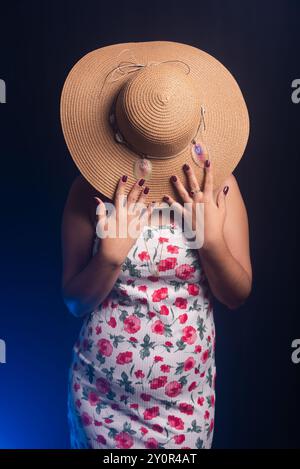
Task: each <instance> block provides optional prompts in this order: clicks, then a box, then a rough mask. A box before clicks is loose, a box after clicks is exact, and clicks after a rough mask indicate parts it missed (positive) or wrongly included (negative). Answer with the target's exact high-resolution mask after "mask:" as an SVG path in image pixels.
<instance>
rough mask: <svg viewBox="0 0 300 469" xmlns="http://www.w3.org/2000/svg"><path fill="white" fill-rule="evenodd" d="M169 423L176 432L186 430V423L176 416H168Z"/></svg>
mask: <svg viewBox="0 0 300 469" xmlns="http://www.w3.org/2000/svg"><path fill="white" fill-rule="evenodd" d="M168 423H169V425H170V426H171V427H172V428H175V429H176V430H183V429H184V422H183V420H182V419H181V418H180V417H175V415H168Z"/></svg>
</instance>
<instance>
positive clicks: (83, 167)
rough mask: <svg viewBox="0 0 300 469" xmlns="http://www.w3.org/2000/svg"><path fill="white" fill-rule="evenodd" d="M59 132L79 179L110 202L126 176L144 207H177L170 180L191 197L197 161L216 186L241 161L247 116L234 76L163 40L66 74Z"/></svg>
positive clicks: (114, 48) (105, 55)
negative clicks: (165, 203) (170, 201)
mask: <svg viewBox="0 0 300 469" xmlns="http://www.w3.org/2000/svg"><path fill="white" fill-rule="evenodd" d="M61 123H62V129H63V133H64V137H65V140H66V143H67V146H68V149H69V151H70V154H71V156H72V158H73V160H74V162H75V164H76V165H77V167H78V169H79V171H80V172H81V174H82V175H83V176H84V177H85V179H86V180H87V181H88V182H89V183H90V184H91V185H92V186H93V187H95V188H96V189H97V190H98V191H100V192H101V193H102V194H104V195H105V196H107V197H109V198H110V199H113V196H114V192H115V189H116V185H117V183H118V180H119V178H120V177H122V175H127V176H128V180H127V184H126V190H127V191H129V189H130V188H131V186H132V184H133V183H134V182H135V181H136V179H137V178H139V177H141V178H143V179H145V180H146V182H145V185H147V186H149V187H150V191H149V194H148V196H147V197H148V201H150V200H155V201H161V199H162V196H163V195H164V194H166V193H167V194H169V195H171V196H172V197H174V198H175V200H180V199H179V196H178V194H177V193H176V189H175V188H174V186H173V184H172V182H171V181H170V177H171V175H173V174H177V175H178V176H179V177H180V178H181V180H182V182H183V184H184V185H185V186H186V187H187V188H188V185H187V180H186V178H185V175H184V172H183V169H182V166H183V164H184V163H187V164H189V165H190V166H191V167H192V168H193V169H194V171H195V174H196V177H197V179H198V181H199V183H200V187H202V183H203V178H204V174H205V173H204V161H205V159H207V158H209V159H210V160H211V161H212V164H213V167H214V188H215V189H216V188H218V187H220V185H221V184H222V183H223V182H224V180H225V179H226V178H227V177H228V176H229V175H230V173H231V172H232V171H233V170H234V168H235V167H236V166H237V164H238V162H239V161H240V159H241V157H242V156H243V153H244V150H245V147H246V144H247V140H248V135H249V116H248V111H247V107H246V104H245V101H244V98H243V95H242V93H241V90H240V88H239V86H238V84H237V82H236V81H235V79H234V77H233V76H232V75H231V73H230V72H229V71H228V70H227V69H226V68H225V67H224V66H223V65H222V64H221V63H220V62H219V61H218V60H217V59H215V58H214V57H212V56H211V55H209V54H208V53H206V52H204V51H202V50H200V49H198V48H196V47H193V46H190V45H187V44H181V43H177V42H170V41H151V42H131V43H122V44H113V45H109V46H105V47H101V48H100V49H96V50H94V51H92V52H89V53H88V54H86V55H85V56H84V57H82V58H81V59H80V60H79V61H78V62H77V63H76V64H75V65H74V66H73V68H72V69H71V71H70V73H69V75H68V76H67V78H66V81H65V83H64V87H63V90H62V95H61Z"/></svg>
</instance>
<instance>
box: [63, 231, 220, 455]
mask: <svg viewBox="0 0 300 469" xmlns="http://www.w3.org/2000/svg"><path fill="white" fill-rule="evenodd" d="M144 238H145V240H146V244H145V241H144ZM98 242H99V239H98V238H97V237H95V242H94V248H93V254H94V253H95V252H96V250H97V244H98ZM147 246H148V249H146V247H147ZM158 247H159V249H158ZM160 249H162V251H160ZM160 252H161V257H160V261H159V264H158V270H159V276H155V275H153V274H151V272H150V271H149V262H148V261H149V256H150V259H151V260H153V261H155V257H156V256H157V258H159V253H160ZM215 378H216V368H215V326H214V319H213V308H212V295H211V292H210V289H209V285H208V282H207V279H206V277H205V274H204V271H203V269H202V267H201V263H200V261H199V256H198V253H197V251H196V250H194V249H189V248H188V247H187V242H186V239H185V236H184V233H183V231H182V229H179V227H178V226H177V225H175V224H174V223H173V224H169V225H163V226H160V227H150V226H148V225H147V226H144V228H143V231H142V233H141V235H140V236H139V238H137V240H136V243H135V245H134V246H133V247H132V249H131V250H130V251H129V253H128V256H127V258H126V260H125V262H124V263H123V265H122V267H121V270H120V274H119V277H118V278H117V281H116V283H115V285H114V287H113V289H112V290H111V292H110V294H109V295H108V296H107V297H106V299H105V300H104V301H103V302H102V303H101V304H100V305H99V307H98V308H96V309H95V310H94V311H92V312H91V313H90V314H88V315H87V316H86V317H85V318H84V321H83V325H82V328H81V331H80V334H79V338H78V340H77V342H76V343H75V345H74V348H73V360H72V363H71V367H70V371H69V386H68V420H69V426H70V435H71V447H72V448H96V449H106V448H120V449H122V448H126V449H129V448H134V449H135V448H168V449H169V448H172V449H175V448H178V449H196V448H199V449H200V448H210V447H211V444H212V438H213V430H214V410H215Z"/></svg>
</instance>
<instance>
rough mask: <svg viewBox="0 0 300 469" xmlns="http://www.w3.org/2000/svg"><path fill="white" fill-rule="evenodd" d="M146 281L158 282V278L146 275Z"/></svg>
mask: <svg viewBox="0 0 300 469" xmlns="http://www.w3.org/2000/svg"><path fill="white" fill-rule="evenodd" d="M147 279H148V280H150V282H158V277H156V276H155V275H148V277H147Z"/></svg>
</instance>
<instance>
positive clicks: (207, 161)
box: [205, 160, 210, 168]
mask: <svg viewBox="0 0 300 469" xmlns="http://www.w3.org/2000/svg"><path fill="white" fill-rule="evenodd" d="M205 166H206V167H207V168H209V166H210V161H209V160H205Z"/></svg>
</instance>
